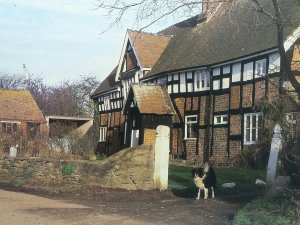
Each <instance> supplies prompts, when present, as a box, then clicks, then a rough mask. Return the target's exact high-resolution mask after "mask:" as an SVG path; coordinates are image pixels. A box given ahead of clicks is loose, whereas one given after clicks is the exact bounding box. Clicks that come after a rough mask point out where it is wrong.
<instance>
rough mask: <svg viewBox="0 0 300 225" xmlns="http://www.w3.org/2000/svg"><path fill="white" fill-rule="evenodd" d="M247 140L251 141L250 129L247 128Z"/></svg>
mask: <svg viewBox="0 0 300 225" xmlns="http://www.w3.org/2000/svg"><path fill="white" fill-rule="evenodd" d="M246 142H250V129H246Z"/></svg>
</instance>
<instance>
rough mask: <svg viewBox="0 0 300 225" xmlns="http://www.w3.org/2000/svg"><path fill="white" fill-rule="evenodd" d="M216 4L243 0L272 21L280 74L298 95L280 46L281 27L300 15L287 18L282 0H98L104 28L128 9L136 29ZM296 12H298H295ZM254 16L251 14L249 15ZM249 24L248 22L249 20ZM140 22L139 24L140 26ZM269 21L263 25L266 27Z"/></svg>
mask: <svg viewBox="0 0 300 225" xmlns="http://www.w3.org/2000/svg"><path fill="white" fill-rule="evenodd" d="M208 2H209V3H210V4H213V5H216V4H218V3H223V4H228V6H229V7H227V10H230V9H231V7H230V6H237V5H240V6H241V7H245V4H244V3H245V2H246V3H248V4H247V7H248V8H249V11H250V12H251V11H252V13H254V14H255V13H256V14H263V15H264V16H267V17H269V18H270V20H271V21H272V23H273V25H274V24H275V26H276V28H277V38H278V49H279V54H280V56H281V69H282V75H283V77H284V78H285V79H286V80H288V81H290V83H291V85H292V86H293V88H294V89H295V91H296V93H297V94H298V98H300V84H299V83H298V82H297V80H296V78H295V74H294V72H293V71H292V70H291V66H290V65H291V61H290V58H289V57H288V55H287V53H286V51H285V48H284V32H285V27H286V26H288V25H290V24H291V23H294V24H296V25H297V26H298V25H300V17H298V18H289V17H286V16H285V17H284V15H282V10H281V6H283V5H284V4H285V2H284V1H283V0H206V1H205V0H198V1H197V0H196V1H195V0H155V1H153V0H131V1H128V0H114V1H111V0H98V6H97V8H98V9H102V10H104V11H105V12H106V15H107V16H109V17H110V18H113V19H112V22H111V24H109V26H108V27H107V29H106V30H104V32H105V31H107V30H108V29H110V28H111V27H113V26H115V25H119V24H122V20H123V19H124V18H125V17H126V16H128V14H129V12H133V13H134V15H135V19H134V20H135V21H134V22H135V23H136V25H137V26H138V27H139V29H140V30H143V29H145V28H148V27H149V26H151V25H152V24H154V23H157V22H158V21H162V20H168V19H170V18H171V17H173V18H174V17H176V18H179V19H180V18H187V17H190V16H193V15H196V14H199V13H200V12H201V9H202V5H203V4H204V6H206V4H207V3H208ZM265 3H270V4H271V6H272V7H271V8H269V7H266V4H265ZM293 3H294V5H293V8H294V7H300V1H299V0H294V2H293ZM299 14H300V13H299ZM253 18H255V16H254V17H253ZM249 22H250V23H252V21H249ZM141 24H142V25H141ZM270 25H271V24H265V26H270Z"/></svg>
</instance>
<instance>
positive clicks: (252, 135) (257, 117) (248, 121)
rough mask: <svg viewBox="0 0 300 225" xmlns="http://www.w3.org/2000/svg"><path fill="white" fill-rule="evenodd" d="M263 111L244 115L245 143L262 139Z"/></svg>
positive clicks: (254, 142)
mask: <svg viewBox="0 0 300 225" xmlns="http://www.w3.org/2000/svg"><path fill="white" fill-rule="evenodd" d="M261 125H262V113H248V114H245V116H244V143H245V144H256V143H258V142H259V141H260V131H261Z"/></svg>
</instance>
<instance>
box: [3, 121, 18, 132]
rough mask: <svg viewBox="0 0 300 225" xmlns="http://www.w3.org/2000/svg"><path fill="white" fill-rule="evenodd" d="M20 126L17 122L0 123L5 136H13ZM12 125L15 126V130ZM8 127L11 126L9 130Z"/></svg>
mask: <svg viewBox="0 0 300 225" xmlns="http://www.w3.org/2000/svg"><path fill="white" fill-rule="evenodd" d="M20 124H21V122H19V121H4V120H3V121H1V129H2V132H3V133H6V134H13V133H15V132H17V131H18V129H19V128H18V126H19V125H20ZM3 125H5V130H3ZM14 125H16V130H14ZM8 126H11V128H8ZM8 129H11V132H8Z"/></svg>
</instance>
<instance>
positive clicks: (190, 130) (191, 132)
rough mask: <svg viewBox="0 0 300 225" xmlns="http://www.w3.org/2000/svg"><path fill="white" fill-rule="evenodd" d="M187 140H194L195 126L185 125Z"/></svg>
mask: <svg viewBox="0 0 300 225" xmlns="http://www.w3.org/2000/svg"><path fill="white" fill-rule="evenodd" d="M186 127H187V138H196V132H197V129H196V124H194V123H193V124H187V126H186Z"/></svg>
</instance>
